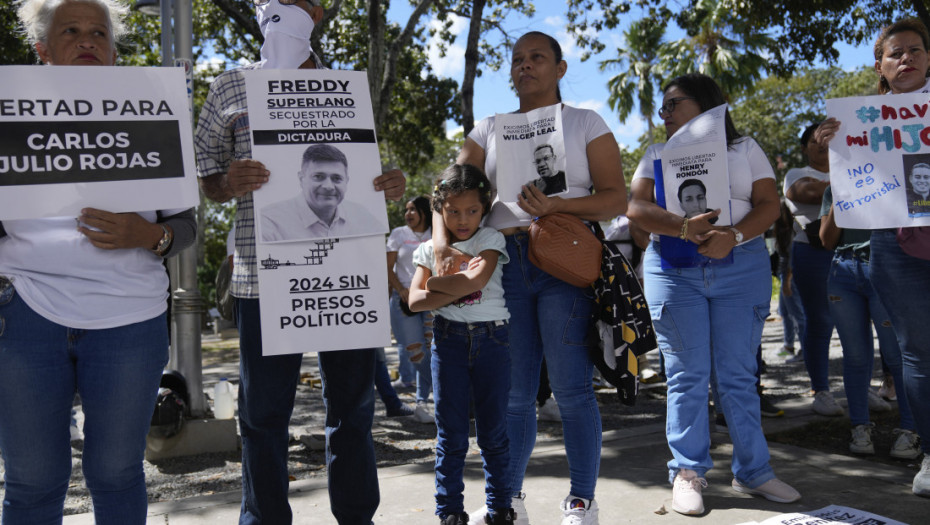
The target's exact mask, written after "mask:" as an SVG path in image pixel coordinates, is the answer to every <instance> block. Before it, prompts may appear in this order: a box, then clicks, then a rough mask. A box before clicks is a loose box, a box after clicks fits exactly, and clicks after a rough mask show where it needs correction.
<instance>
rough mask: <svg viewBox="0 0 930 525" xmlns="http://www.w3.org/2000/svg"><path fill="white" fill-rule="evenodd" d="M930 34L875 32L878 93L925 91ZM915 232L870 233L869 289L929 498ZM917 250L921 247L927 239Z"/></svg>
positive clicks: (820, 137)
mask: <svg viewBox="0 0 930 525" xmlns="http://www.w3.org/2000/svg"><path fill="white" fill-rule="evenodd" d="M928 48H930V34H928V33H927V28H926V27H925V26H924V24H923V23H922V22H920V21H919V20H916V19H903V20H899V21H898V22H895V23H893V24H891V25H889V26H887V27H885V28H884V29H882V31H881V33H879V35H878V38H877V39H876V40H875V49H874V54H875V73H876V75H877V76H878V93H879V94H882V95H897V94H902V93H930V82H928V80H927V76H928V74H930V57H928V55H927V50H928ZM839 126H840V123H839V122H838V121H837V120H836V119H829V120H827V121H826V122H824V125H823V126H821V127H820V128H819V129H818V130H817V136H816V137H815V140H817V141H818V142H820V143H823V144H828V143H829V141H830V140H832V139H833V138H834V136H835V135H836V132H837V130H838V129H839ZM919 233H921V231H920V230H919V229H911V228H902V231H901V232H898V231H897V229H880V230H873V231H872V237H871V238H870V239H869V248H870V256H869V266H870V268H871V271H872V275H871V277H872V285H873V287H874V288H875V292H876V293H877V294H878V298H879V299H880V300H881V302H882V305H883V306H884V307H885V310H886V311H887V312H888V316H889V317H890V318H891V324H892V326H893V327H894V331H895V334H896V335H897V338H898V345H899V347H900V349H901V357H902V361H903V364H904V370H903V373H902V381H903V382H902V383H896V384H895V387H896V388H897V397H898V398H899V399H900V398H901V397H902V396H906V397H907V401H908V404H909V405H910V407H911V414H912V415H913V416H914V424H915V426H916V430H917V435H918V436H920V448H921V450H922V451H923V453H924V457H923V462H922V463H921V467H920V472H918V473H917V475H916V476H914V482H913V484H912V487H911V490H912V491H913V492H914V494H916V495H918V496H923V497H930V338H927V337H926V331H927V312H930V260H927V259H923V258H920V257H916V256H914V255H910V254H908V253H907V252H905V251H904V250H903V249H902V247H901V245H900V244H899V242H898V239H897V236H898V235H899V234H900V235H902V236H906V235H907V234H919ZM917 244H918V245H919V246H923V247H924V249H928V248H930V247H928V246H927V244H930V243H928V242H927V241H926V240H925V241H924V242H923V243H922V244H921V243H920V242H919V241H918V243H917Z"/></svg>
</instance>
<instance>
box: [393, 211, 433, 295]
mask: <svg viewBox="0 0 930 525" xmlns="http://www.w3.org/2000/svg"><path fill="white" fill-rule="evenodd" d="M432 234H433V230H432V229H430V228H427V229H426V231H425V232H423V233H417V232H415V231H413V230H411V229H410V226H401V227H399V228H394V229H393V230H392V231H391V235H389V236H388V240H387V251H388V252H397V262H396V263H394V268H393V270H394V273H396V274H397V279H398V280H399V281H400V284H402V285H404V288H410V281H412V280H413V272H414V271H415V270H416V269H417V267H416V265H415V264H413V252H414V251H415V250H416V249H417V246H419V245H421V244H423V242H425V241H427V240H429V239H430V237H431V236H432Z"/></svg>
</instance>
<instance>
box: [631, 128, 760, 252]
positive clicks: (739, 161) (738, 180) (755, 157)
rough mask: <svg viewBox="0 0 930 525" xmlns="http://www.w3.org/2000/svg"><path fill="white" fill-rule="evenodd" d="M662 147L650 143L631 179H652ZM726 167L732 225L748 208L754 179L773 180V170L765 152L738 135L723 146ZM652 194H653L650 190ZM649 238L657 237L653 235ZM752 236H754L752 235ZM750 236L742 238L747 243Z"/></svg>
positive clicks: (661, 145)
mask: <svg viewBox="0 0 930 525" xmlns="http://www.w3.org/2000/svg"><path fill="white" fill-rule="evenodd" d="M663 149H665V144H664V143H663V144H653V145H651V146H649V147H648V148H647V149H646V153H645V155H643V158H642V159H640V161H639V166H637V167H636V173H634V174H633V180H636V179H651V180H655V170H654V168H653V164H652V163H653V161H654V160H656V159H658V158H659V154H661V153H662V150H663ZM727 168H728V170H729V172H730V212H731V217H732V221H733V224H737V223H738V222H739V221H741V220H743V217H745V216H746V215H747V214H748V213H749V212H750V210H752V185H753V183H755V182H756V181H757V180H762V179H774V178H775V172H774V171H772V165H771V164H770V163H769V159H768V158H767V157H766V156H765V152H764V151H762V148H760V147H759V144H757V143H756V141H755V140H753V139H751V138H749V137H742V138H739V139H737V140H736V142H734V143H733V144H732V145H731V146H730V147H729V148H727ZM653 195H655V194H654V193H653ZM651 237H652V239H653V240H655V239H657V238H658V237H657V236H656V235H655V234H653V235H652V236H651ZM754 238H755V237H754ZM749 240H751V239H745V240H744V241H743V242H748V241H749Z"/></svg>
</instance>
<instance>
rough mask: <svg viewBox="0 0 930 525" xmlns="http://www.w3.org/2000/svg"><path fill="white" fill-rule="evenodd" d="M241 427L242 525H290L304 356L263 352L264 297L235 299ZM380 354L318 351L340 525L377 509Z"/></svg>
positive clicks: (363, 524) (364, 519)
mask: <svg viewBox="0 0 930 525" xmlns="http://www.w3.org/2000/svg"><path fill="white" fill-rule="evenodd" d="M236 310H237V319H238V321H239V353H240V357H239V374H240V381H241V382H240V384H239V431H240V434H241V435H242V508H241V511H240V515H239V523H240V525H257V524H260V523H261V524H266V525H267V524H274V525H278V524H289V523H291V519H292V514H291V507H290V505H289V504H288V502H287V489H288V477H287V446H288V439H289V433H288V424H289V422H290V419H291V413H292V412H293V410H294V398H295V396H296V393H297V381H298V378H299V376H300V364H301V360H302V358H303V356H302V355H301V354H289V355H277V356H267V357H265V356H262V334H261V323H260V322H259V321H260V315H259V305H258V299H237V300H236ZM375 352H376V350H375V349H373V348H369V349H364V350H341V351H335V352H320V354H319V356H318V359H319V363H320V376H321V378H322V380H323V403H324V405H325V407H326V468H327V474H328V477H329V502H330V509H331V511H332V513H333V516H335V517H336V521H337V522H338V523H339V524H340V525H368V524H370V523H371V519H372V517H373V516H374V514H375V511H376V510H377V508H378V503H379V502H380V495H379V491H378V472H377V468H376V463H375V450H374V442H373V441H372V438H371V423H372V420H373V419H374V406H375V401H374V388H373V386H374V374H375Z"/></svg>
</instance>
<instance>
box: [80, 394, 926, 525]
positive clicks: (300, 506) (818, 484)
mask: <svg viewBox="0 0 930 525" xmlns="http://www.w3.org/2000/svg"><path fill="white" fill-rule="evenodd" d="M809 403H810V400H809V399H804V400H798V401H797V402H796V403H793V404H792V403H787V404H786V405H787V406H786V407H785V408H786V410H787V415H786V417H785V418H779V419H766V420H765V422H764V423H765V427H766V430H767V431H768V432H771V431H778V430H780V429H783V428H785V427H786V426H788V425H795V424H803V423H804V422H805V421H807V420H808V419H810V418H811V417H817V416H811V415H810V411H809V409H808V406H807V405H808V404H809ZM714 442H715V443H716V444H717V445H716V446H715V448H714V449H713V451H712V454H713V458H714V461H715V464H716V465H715V468H714V469H713V470H711V471H710V472H708V476H707V481H708V483H709V486H708V487H707V489H705V491H704V495H705V497H704V504H705V507H706V508H707V509H708V512H707V513H706V514H704V515H703V516H700V517H689V516H682V515H679V514H677V513H675V512H673V511H671V509H670V501H669V500H670V498H671V488H670V486H669V485H668V484H667V483H666V482H665V477H666V475H665V462H666V461H667V459H668V457H669V452H668V448H667V447H666V444H665V434H664V428H663V427H662V426H661V425H651V426H644V427H638V428H634V429H630V430H613V431H608V432H605V434H604V448H603V460H602V463H601V472H600V478H599V480H598V487H597V501H598V505H599V507H600V523H601V524H603V525H613V524H620V523H633V524H643V525H648V524H667V525H672V524H679V523H692V522H695V521H701V522H703V523H713V524H721V525H724V524H734V525H735V524H739V523H745V522H752V521H762V520H764V519H767V518H769V517H772V516H775V515H778V514H782V513H786V512H796V511H804V510H816V509H819V508H822V507H825V506H827V505H831V504H835V505H843V506H848V507H853V508H857V509H860V510H866V511H869V512H873V513H876V514H880V515H882V516H885V517H888V518H892V519H895V520H898V521H900V522H904V523H909V524H912V525H920V524H923V523H927V522H928V516H930V500H927V499H922V498H918V497H916V496H914V495H913V494H911V493H910V484H911V479H912V478H913V475H914V470H913V469H908V468H905V467H894V466H888V465H882V464H879V463H875V462H870V461H866V460H862V459H856V458H850V457H846V456H838V455H832V454H824V453H820V452H813V451H810V450H806V449H802V448H798V447H793V446H788V445H780V444H770V450H771V454H772V465H773V467H774V469H775V471H776V473H777V474H778V476H779V477H780V478H782V479H784V480H785V481H788V482H790V483H791V484H792V485H793V486H794V487H795V488H797V489H798V490H799V491H800V492H801V494H802V495H803V497H802V499H801V500H800V501H799V502H797V503H792V504H778V503H772V502H769V501H767V500H764V499H761V498H754V497H752V496H746V495H743V494H737V493H736V492H734V491H733V490H732V489H731V488H730V480H731V475H730V471H729V467H730V455H731V447H730V445H729V442H728V437H727V436H726V434H725V433H720V432H715V433H714ZM472 452H473V454H470V455H469V458H468V465H467V468H466V476H467V481H466V496H465V501H466V508H467V509H477V508H479V507H480V506H481V505H482V503H483V497H482V488H483V478H482V474H481V469H480V457H479V456H478V455H477V451H472ZM567 473H568V465H567V463H566V460H565V451H564V447H563V446H562V445H561V443H557V444H549V445H545V446H539V447H537V448H536V450H535V451H534V453H533V459H532V460H531V462H530V467H529V470H528V472H527V477H526V486H525V487H524V490H525V492H526V493H527V500H526V502H527V513H528V514H529V517H530V519H531V522H532V523H539V524H551V523H558V522H559V520H560V519H561V515H560V512H559V509H558V504H559V501H561V500H562V498H564V497H565V496H566V494H567V491H568V482H567ZM379 478H380V480H381V506H380V507H379V509H378V514H377V515H376V516H375V523H377V524H379V525H400V524H404V525H418V524H433V525H435V524H436V523H438V519H437V518H436V517H435V516H434V515H433V508H434V507H433V498H432V494H433V472H432V468H431V466H430V465H428V464H420V465H408V466H398V467H389V468H382V469H380V471H379ZM291 487H292V488H291V497H290V501H291V505H292V507H293V509H294V523H295V524H311V525H334V524H335V523H336V520H335V519H334V518H333V517H332V514H330V512H329V501H328V496H327V492H326V483H325V480H322V479H320V480H304V481H297V482H295V483H292V485H291ZM663 507H665V508H668V509H669V512H667V513H664V512H663V511H662V510H661V509H662V508H663ZM238 514H239V493H238V492H234V493H226V494H216V495H212V496H206V497H198V498H190V499H186V500H181V501H173V502H166V503H156V504H152V505H150V506H149V520H148V524H150V525H156V524H157V525H193V524H205V523H206V524H210V523H216V524H234V523H236V522H237V519H238ZM64 523H65V525H92V524H93V517H92V516H91V515H90V514H82V515H77V516H69V517H66V518H65V520H64Z"/></svg>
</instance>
